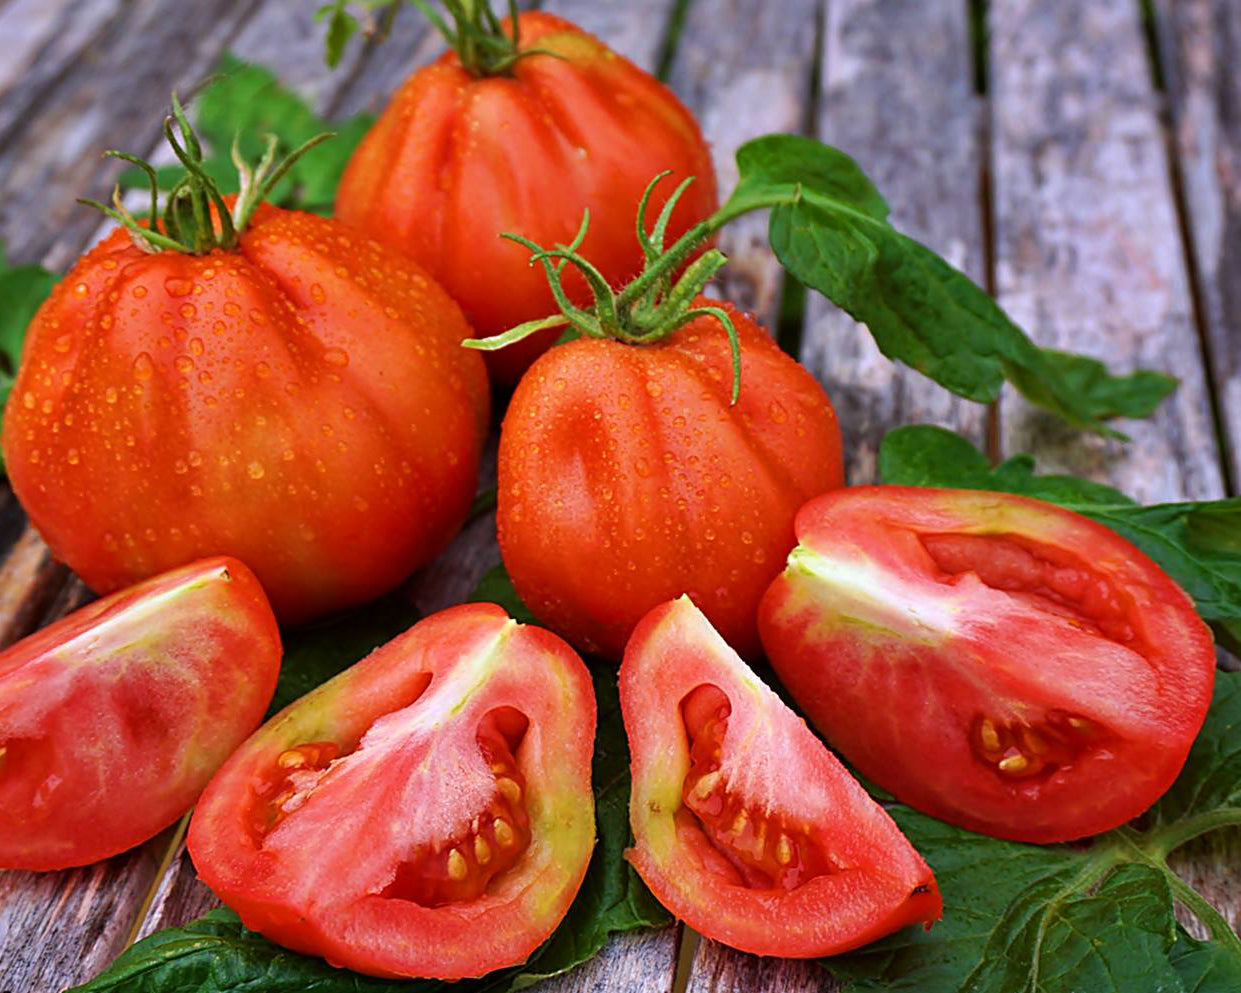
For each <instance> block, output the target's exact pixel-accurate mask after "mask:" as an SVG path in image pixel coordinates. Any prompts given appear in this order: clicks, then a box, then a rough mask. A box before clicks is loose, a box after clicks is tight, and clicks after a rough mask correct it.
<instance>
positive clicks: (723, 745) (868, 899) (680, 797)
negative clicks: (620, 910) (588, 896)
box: [620, 597, 941, 958]
mask: <svg viewBox="0 0 1241 993" xmlns="http://www.w3.org/2000/svg"><path fill="white" fill-rule="evenodd" d="M620 691H621V706H622V710H623V713H624V719H625V730H626V732H627V733H628V735H629V743H630V751H631V754H632V771H633V790H632V793H631V796H630V807H629V815H630V823H631V826H632V828H633V832H634V847H633V849H632V850H631V851H629V852H628V853H627V858H629V860H630V861H631V862H632V863H633V864H634V866H635V867H636V868H637V870H638V872H639V873H640V874H641V876H642V878H643V879H644V880H645V881H646V883H647V885H648V886H649V887H650V888H651V892H652V893H654V894H655V896H656V898H657V899H658V900H659V901H660V902H661V903H662V904H663V905H664V906H665V907H667V908H668V909H669V910H670V911H671V912H672V913H674V914H675V915H676V916H678V917H679V918H681V919H682V920H684V921H686V922H687V923H688V924H689V925H690V926H692V927H693V928H694V929H695V930H697V931H698V932H699V933H701V934H704V935H706V936H707V937H710V938H713V939H715V940H717V941H721V942H724V943H725V944H728V945H731V946H733V947H734V948H739V949H742V950H743V951H748V952H752V953H754V954H758V955H783V956H790V957H801V958H806V957H812V956H820V955H831V954H835V953H837V952H842V951H846V950H848V949H851V948H856V947H858V946H859V945H863V944H865V943H867V942H869V941H873V940H874V939H876V938H878V937H880V936H882V935H884V934H888V933H890V932H892V931H895V930H897V929H898V928H901V927H904V926H906V925H908V924H912V923H916V922H923V923H927V924H929V923H930V922H932V921H934V920H936V919H938V917H939V915H940V912H941V902H940V897H939V891H938V888H937V887H936V884H935V878H934V876H933V875H932V874H931V871H930V869H929V868H928V867H927V865H926V863H925V862H923V861H922V859H921V858H920V857H919V856H918V853H917V852H915V851H914V850H913V848H912V847H911V846H910V844H909V842H908V841H907V840H906V839H905V838H904V836H903V835H902V834H901V833H900V831H899V830H898V829H897V827H896V825H895V824H894V823H893V822H892V820H891V818H890V817H889V816H888V815H887V813H886V812H885V811H884V810H883V809H882V808H881V807H880V806H879V805H878V804H877V803H875V802H874V800H872V799H871V798H870V797H869V796H867V795H866V793H865V791H864V790H863V789H862V788H861V786H859V785H858V783H857V782H856V781H855V780H853V778H852V777H851V776H849V774H848V772H847V771H846V770H845V769H844V768H843V766H841V765H840V763H839V762H837V761H836V759H835V758H833V757H832V755H831V753H830V752H828V750H827V749H826V748H825V747H824V746H823V744H822V743H821V742H820V741H819V740H818V739H817V738H815V737H814V735H813V734H812V733H811V731H810V730H809V728H807V727H806V725H805V723H804V722H803V721H802V720H801V719H800V718H798V717H797V716H796V715H795V714H793V713H792V712H791V711H790V710H789V709H788V708H787V707H786V706H785V705H784V704H783V703H782V702H781V701H780V699H779V698H778V697H777V696H776V695H775V694H774V693H772V692H771V690H770V689H768V688H767V687H766V686H764V685H763V684H762V682H761V681H760V680H759V679H758V677H757V676H755V674H754V673H753V672H752V671H751V670H750V669H749V668H747V667H746V665H745V663H744V662H742V661H741V659H740V658H739V657H738V656H737V654H736V653H735V652H733V651H732V650H731V649H730V648H729V647H728V645H727V644H726V643H725V642H724V641H723V640H722V639H721V638H720V637H719V635H718V634H716V632H715V631H714V629H713V628H712V627H711V625H710V624H709V622H708V621H707V620H706V618H705V617H704V616H703V614H702V613H700V612H699V611H698V609H697V608H696V607H695V606H694V605H693V603H692V602H691V601H690V600H689V599H688V598H687V597H682V598H681V599H679V600H675V601H672V602H670V603H668V604H664V605H663V606H660V607H657V608H656V609H655V610H653V611H651V613H650V614H648V615H647V617H646V618H644V619H643V621H642V622H641V623H640V624H639V625H638V628H637V630H635V632H634V635H633V638H632V639H631V641H630V644H629V647H628V648H627V649H626V652H625V660H624V662H622V664H621V671H620Z"/></svg>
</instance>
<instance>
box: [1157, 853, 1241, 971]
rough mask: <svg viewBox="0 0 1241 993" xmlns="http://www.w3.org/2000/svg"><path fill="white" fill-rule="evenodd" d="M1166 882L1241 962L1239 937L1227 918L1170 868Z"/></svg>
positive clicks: (1240, 939) (1216, 938)
mask: <svg viewBox="0 0 1241 993" xmlns="http://www.w3.org/2000/svg"><path fill="white" fill-rule="evenodd" d="M1168 884H1169V885H1170V886H1171V887H1172V893H1173V895H1174V896H1175V897H1176V898H1177V899H1178V900H1180V901H1181V903H1183V904H1184V905H1185V906H1186V907H1188V908H1189V909H1190V910H1191V911H1192V912H1193V915H1194V916H1195V917H1197V918H1198V920H1200V921H1202V923H1203V924H1205V925H1206V929H1207V930H1208V931H1209V932H1210V934H1211V937H1212V938H1213V939H1214V940H1215V941H1218V942H1219V943H1220V944H1221V945H1223V946H1224V947H1225V948H1226V949H1227V950H1228V951H1229V952H1230V953H1231V955H1232V957H1233V958H1234V959H1235V960H1236V961H1237V962H1241V937H1239V936H1238V935H1237V932H1236V931H1234V930H1233V929H1232V925H1231V924H1230V923H1229V922H1228V919H1227V918H1226V917H1225V916H1224V915H1223V914H1221V913H1220V912H1219V911H1218V910H1216V909H1215V907H1214V906H1212V905H1211V903H1210V901H1208V900H1207V899H1206V897H1204V896H1203V895H1202V894H1201V893H1199V892H1198V891H1197V890H1196V889H1194V888H1193V887H1192V886H1190V885H1189V883H1187V882H1185V880H1183V879H1182V878H1181V877H1180V876H1178V875H1177V874H1176V873H1175V872H1172V871H1171V870H1168Z"/></svg>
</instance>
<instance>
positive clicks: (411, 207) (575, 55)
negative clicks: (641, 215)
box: [336, 13, 717, 383]
mask: <svg viewBox="0 0 1241 993" xmlns="http://www.w3.org/2000/svg"><path fill="white" fill-rule="evenodd" d="M519 26H520V44H519V47H520V49H521V50H522V51H528V50H530V49H533V48H536V49H539V50H541V51H547V52H551V53H554V55H555V56H559V57H551V56H542V55H537V56H528V57H525V58H522V59H521V60H520V61H518V62H517V63H515V64H514V65H513V66H512V68H511V69H510V70H509V72H508V73H507V74H503V75H496V76H485V75H483V76H477V75H474V74H473V73H471V72H470V71H469V69H467V68H466V67H464V66H463V65H462V63H461V59H460V57H459V56H458V55H457V54H456V53H455V52H449V53H447V54H446V55H444V57H443V58H441V59H440V60H439V61H438V62H437V63H435V64H434V65H432V66H430V67H428V68H425V69H421V70H419V71H418V72H416V73H415V74H414V75H413V76H411V77H410V78H409V79H408V80H407V81H406V82H405V84H404V85H403V86H402V87H401V88H400V90H398V91H397V93H396V95H395V96H394V97H393V98H392V101H391V103H390V104H389V105H388V107H387V109H386V110H385V111H384V113H383V115H382V116H381V117H380V118H379V121H378V122H377V123H376V125H375V127H374V128H373V129H372V130H371V132H370V133H369V134H368V135H367V136H366V138H365V139H364V140H363V142H362V144H361V145H360V146H359V147H358V149H357V151H356V152H355V153H354V155H353V158H352V159H351V160H350V162H349V165H348V167H347V168H346V170H345V173H344V176H343V177H342V179H341V183H340V187H339V190H338V191H337V197H336V216H337V217H338V218H340V219H341V220H343V221H346V222H347V223H349V224H353V225H356V226H357V227H359V228H361V229H362V230H364V231H366V232H367V233H368V234H370V235H372V236H373V237H376V238H379V239H380V240H381V241H385V242H387V243H388V244H390V245H393V246H396V247H398V248H400V249H402V250H404V251H406V252H408V253H409V255H410V256H411V257H412V258H413V259H415V260H416V261H417V262H418V263H419V264H421V265H423V266H425V267H426V268H427V269H428V270H429V271H430V272H431V273H432V274H434V276H435V277H436V278H437V279H438V280H440V282H442V283H443V284H444V286H445V288H446V289H447V290H448V292H449V293H450V294H452V296H453V297H454V298H455V299H456V301H457V302H458V303H460V304H461V306H462V309H464V311H465V314H466V317H467V318H468V319H469V322H470V324H471V326H473V328H474V330H475V331H476V332H477V333H478V335H479V337H487V336H490V335H493V334H497V333H499V332H501V331H506V330H508V329H509V328H511V327H514V326H515V325H518V324H521V323H522V322H524V321H528V320H534V319H537V318H541V317H546V316H547V315H548V314H551V313H553V312H554V311H555V310H556V304H555V301H554V299H553V297H552V294H551V291H550V290H549V289H548V286H547V281H546V279H545V278H544V277H543V273H542V271H541V269H540V268H539V267H538V266H535V267H531V266H530V265H529V253H528V252H527V251H526V250H525V249H523V248H521V247H520V246H518V245H515V244H512V243H511V242H508V241H502V240H501V239H500V238H499V237H498V235H499V234H500V233H501V232H514V233H516V234H520V235H524V236H525V237H527V238H530V239H533V240H534V241H536V242H538V243H540V244H544V245H552V244H556V243H558V242H559V243H568V242H569V241H570V240H571V239H572V238H573V235H574V233H575V232H576V231H577V229H578V225H579V224H580V223H581V221H582V213H583V211H584V210H586V209H589V211H590V230H589V232H588V233H587V235H586V239H585V242H584V243H583V248H582V251H583V252H584V254H586V255H588V256H589V257H590V259H591V261H592V262H594V264H595V265H596V266H597V268H598V269H599V271H600V272H601V273H602V274H603V276H604V277H605V278H606V279H607V280H608V281H609V282H611V283H612V284H613V285H620V284H622V283H625V282H628V281H629V279H630V278H632V277H634V276H636V275H637V274H638V272H639V271H640V270H641V268H642V262H643V256H642V252H641V250H640V248H639V245H638V243H637V242H636V241H635V240H634V235H633V230H634V222H633V214H634V209H635V207H636V206H637V203H638V200H639V198H640V197H641V195H642V192H643V190H644V189H645V188H646V186H647V184H648V183H649V182H650V181H651V180H652V179H653V178H654V177H655V175H656V174H657V173H659V172H661V171H663V170H665V169H668V170H671V171H672V173H673V175H674V181H673V182H671V183H669V184H667V188H669V189H670V188H671V187H672V186H674V185H675V183H676V182H679V181H680V180H682V179H684V178H686V177H689V176H694V177H696V182H695V183H694V184H693V186H691V187H690V189H689V190H688V191H687V192H686V194H685V196H684V197H683V198H682V200H681V202H680V203H679V204H678V206H677V208H676V210H675V211H674V213H673V215H672V221H671V224H670V225H669V228H668V235H669V242H670V243H671V241H672V240H675V239H676V238H677V237H679V236H680V235H681V234H683V233H684V232H685V231H686V230H687V229H688V228H690V227H691V226H692V225H694V224H696V223H697V222H699V221H701V220H703V219H705V218H706V217H708V216H709V215H710V214H711V212H712V211H713V210H714V209H715V207H716V202H717V197H716V187H715V175H714V172H713V170H712V166H711V157H710V153H709V151H708V149H707V145H706V143H705V142H704V141H703V138H702V134H701V132H700V131H699V129H698V125H697V124H696V123H695V121H694V119H693V117H692V116H691V115H690V113H689V112H688V111H687V110H686V109H685V108H684V107H683V106H682V105H681V103H680V101H678V100H677V98H676V97H675V96H674V95H673V94H672V91H671V90H669V89H668V88H667V87H666V86H664V85H663V84H662V83H660V82H659V81H658V80H656V79H654V78H653V77H652V76H650V75H648V74H647V73H645V72H643V71H642V70H640V69H638V68H637V67H636V66H634V65H633V64H632V63H631V62H629V61H628V60H627V59H624V58H622V57H621V56H619V55H617V54H616V53H614V52H611V51H609V50H608V49H607V48H606V47H604V46H603V45H602V44H601V43H600V42H598V41H596V40H595V39H594V38H592V37H591V36H590V35H588V34H585V33H584V32H582V31H580V30H579V29H578V28H576V27H574V26H573V25H572V24H569V23H568V22H567V21H563V20H561V19H560V18H558V17H553V16H551V15H549V14H541V13H526V14H522V15H521V16H520V19H519ZM663 202H664V197H663V195H662V194H659V195H657V196H656V197H655V198H654V200H653V201H652V208H653V210H654V211H658V209H659V208H660V207H661V206H662V204H663ZM652 216H653V215H652ZM566 283H567V288H568V290H569V295H570V297H571V298H572V299H573V300H574V302H576V303H578V304H585V303H586V302H588V301H589V299H590V295H589V293H588V292H587V289H586V284H585V283H584V282H583V281H582V280H581V279H580V278H579V277H578V275H577V274H576V273H566ZM559 334H560V332H559V331H558V330H554V331H547V332H544V333H541V334H539V335H535V336H533V337H531V338H528V339H526V340H525V341H523V342H521V343H520V344H517V345H513V346H510V347H509V348H506V349H504V350H503V351H500V352H494V353H490V354H489V355H488V357H487V362H488V368H489V369H490V371H491V373H492V376H493V377H494V378H495V379H496V380H497V381H499V382H503V383H514V382H516V381H517V379H518V377H519V376H520V375H521V373H522V371H523V370H524V369H525V368H526V367H527V366H529V364H530V363H531V361H532V360H533V359H534V358H535V357H536V356H537V355H538V354H539V353H541V352H542V351H544V350H545V349H546V348H547V347H548V346H549V345H550V344H551V343H552V342H554V341H555V340H556V338H557V337H558V336H559Z"/></svg>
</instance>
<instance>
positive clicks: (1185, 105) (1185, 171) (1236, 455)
mask: <svg viewBox="0 0 1241 993" xmlns="http://www.w3.org/2000/svg"><path fill="white" fill-rule="evenodd" d="M1156 11H1157V21H1156V22H1157V24H1158V27H1159V32H1158V38H1159V45H1158V48H1159V54H1160V55H1161V57H1162V60H1161V61H1162V66H1163V70H1164V79H1165V81H1166V87H1167V96H1168V102H1169V108H1170V111H1171V115H1172V127H1173V141H1174V146H1173V147H1174V150H1175V152H1176V155H1177V159H1178V161H1179V163H1180V177H1181V181H1182V190H1183V192H1184V198H1185V199H1184V206H1185V218H1186V223H1187V227H1188V234H1189V239H1190V246H1191V247H1192V249H1193V253H1194V260H1195V263H1196V275H1197V289H1198V293H1199V300H1200V302H1201V318H1202V321H1203V323H1204V325H1205V331H1206V333H1207V338H1208V341H1209V343H1210V353H1211V365H1212V372H1213V377H1212V378H1213V382H1214V386H1215V389H1216V391H1217V397H1218V400H1219V405H1220V408H1221V414H1222V418H1221V419H1222V422H1223V426H1224V429H1225V435H1226V439H1227V445H1226V447H1225V451H1226V453H1227V457H1228V459H1229V461H1230V464H1231V468H1232V479H1233V483H1234V485H1236V483H1237V481H1238V480H1241V450H1239V448H1238V446H1241V71H1238V66H1241V4H1238V3H1237V2H1236V0H1175V2H1173V0H1160V2H1158V3H1157V4H1156Z"/></svg>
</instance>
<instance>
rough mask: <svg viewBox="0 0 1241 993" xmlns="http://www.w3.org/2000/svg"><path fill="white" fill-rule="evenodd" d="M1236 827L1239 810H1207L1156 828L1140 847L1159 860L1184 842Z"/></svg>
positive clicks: (1239, 817)
mask: <svg viewBox="0 0 1241 993" xmlns="http://www.w3.org/2000/svg"><path fill="white" fill-rule="evenodd" d="M1238 825H1241V809H1238V808H1236V807H1221V808H1220V809H1218V810H1208V811H1207V812H1206V813H1203V814H1195V815H1194V816H1192V817H1186V818H1184V819H1182V820H1179V821H1173V822H1172V823H1171V824H1168V825H1166V826H1164V827H1160V828H1156V829H1155V830H1154V831H1151V832H1150V834H1149V836H1148V839H1147V841H1146V843H1145V844H1144V845H1143V846H1142V847H1144V848H1146V849H1147V850H1148V851H1152V852H1154V853H1155V854H1156V855H1157V856H1158V857H1159V858H1167V857H1168V855H1170V854H1171V853H1172V852H1174V851H1176V849H1178V848H1180V847H1181V846H1182V845H1184V844H1185V843H1186V842H1189V841H1193V839H1194V838H1197V837H1199V836H1200V835H1204V834H1207V833H1208V832H1211V831H1215V830H1218V829H1219V828H1223V827H1231V826H1238Z"/></svg>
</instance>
